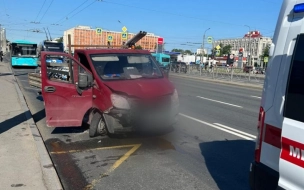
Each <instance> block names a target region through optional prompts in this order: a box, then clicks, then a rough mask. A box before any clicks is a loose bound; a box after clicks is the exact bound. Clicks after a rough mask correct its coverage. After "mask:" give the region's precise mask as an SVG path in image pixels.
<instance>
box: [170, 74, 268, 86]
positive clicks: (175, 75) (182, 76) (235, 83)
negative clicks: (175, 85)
mask: <svg viewBox="0 0 304 190" xmlns="http://www.w3.org/2000/svg"><path fill="white" fill-rule="evenodd" d="M170 76H173V77H180V78H190V79H196V80H204V81H208V82H213V83H219V84H227V85H234V86H240V87H246V88H249V87H250V88H255V89H263V85H254V84H248V83H247V84H242V83H238V82H230V81H222V80H217V79H207V78H203V77H192V76H185V75H177V74H172V73H169V77H170Z"/></svg>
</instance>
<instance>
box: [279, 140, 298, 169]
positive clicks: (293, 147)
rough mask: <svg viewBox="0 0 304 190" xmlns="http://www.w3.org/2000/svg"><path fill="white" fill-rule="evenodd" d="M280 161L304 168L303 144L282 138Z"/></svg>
mask: <svg viewBox="0 0 304 190" xmlns="http://www.w3.org/2000/svg"><path fill="white" fill-rule="evenodd" d="M281 159H283V160H286V161H288V162H291V163H293V164H295V165H297V166H300V167H302V168H304V144H302V143H299V142H296V141H293V140H291V139H288V138H285V137H282V153H281Z"/></svg>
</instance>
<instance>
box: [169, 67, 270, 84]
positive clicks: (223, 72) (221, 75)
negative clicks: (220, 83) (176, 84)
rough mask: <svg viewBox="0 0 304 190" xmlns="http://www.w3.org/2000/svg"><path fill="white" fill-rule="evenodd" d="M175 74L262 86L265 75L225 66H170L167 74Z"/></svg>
mask: <svg viewBox="0 0 304 190" xmlns="http://www.w3.org/2000/svg"><path fill="white" fill-rule="evenodd" d="M171 73H175V74H178V75H186V76H195V77H205V78H210V79H214V80H225V81H233V82H241V83H255V84H259V85H263V83H264V79H265V73H264V74H262V73H257V71H255V70H254V71H247V72H245V70H244V69H242V68H236V67H227V66H212V67H210V66H200V65H187V66H186V68H185V69H182V67H180V66H179V65H175V66H170V71H169V74H171Z"/></svg>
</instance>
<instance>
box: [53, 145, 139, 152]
mask: <svg viewBox="0 0 304 190" xmlns="http://www.w3.org/2000/svg"><path fill="white" fill-rule="evenodd" d="M138 145H139V144H130V145H120V146H109V147H99V148H90V149H84V150H68V151H57V152H50V154H67V153H76V152H84V151H91V150H110V149H116V148H130V147H137V146H138ZM131 150H132V149H131Z"/></svg>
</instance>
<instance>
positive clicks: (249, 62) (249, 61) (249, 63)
mask: <svg viewBox="0 0 304 190" xmlns="http://www.w3.org/2000/svg"><path fill="white" fill-rule="evenodd" d="M245 26H246V27H248V28H249V60H248V62H247V65H251V29H250V26H248V25H245ZM247 57H248V54H247Z"/></svg>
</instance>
